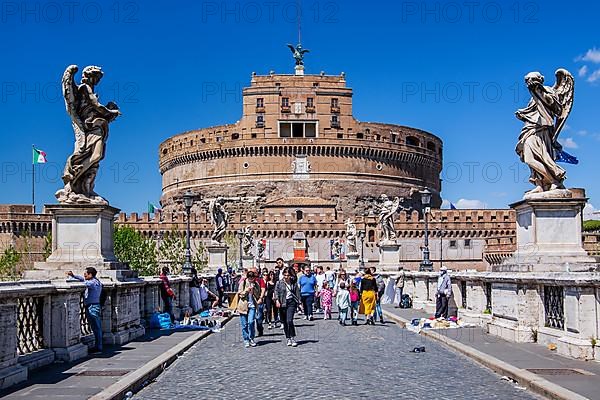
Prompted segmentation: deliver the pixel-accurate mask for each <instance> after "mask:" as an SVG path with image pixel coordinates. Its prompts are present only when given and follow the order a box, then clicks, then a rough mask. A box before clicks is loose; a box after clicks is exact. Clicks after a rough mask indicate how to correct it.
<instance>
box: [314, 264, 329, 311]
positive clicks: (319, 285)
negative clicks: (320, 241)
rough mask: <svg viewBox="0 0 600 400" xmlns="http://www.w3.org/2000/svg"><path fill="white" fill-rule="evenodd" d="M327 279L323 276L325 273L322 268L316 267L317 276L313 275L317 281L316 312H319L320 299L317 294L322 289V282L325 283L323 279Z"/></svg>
mask: <svg viewBox="0 0 600 400" xmlns="http://www.w3.org/2000/svg"><path fill="white" fill-rule="evenodd" d="M326 278H327V277H326V276H325V273H324V272H323V267H321V266H318V267H317V274H316V275H315V279H316V280H317V293H316V294H317V297H316V303H317V304H316V305H317V311H319V312H320V311H321V297H320V296H319V292H320V291H321V289H323V282H325V279H326Z"/></svg>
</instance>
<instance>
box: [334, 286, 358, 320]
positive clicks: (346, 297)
mask: <svg viewBox="0 0 600 400" xmlns="http://www.w3.org/2000/svg"><path fill="white" fill-rule="evenodd" d="M335 302H336V304H337V306H338V311H339V321H340V325H343V326H346V319H348V308H349V307H350V292H348V290H346V283H344V282H340V287H339V289H338V292H337V295H336V296H335ZM357 311H358V310H357Z"/></svg>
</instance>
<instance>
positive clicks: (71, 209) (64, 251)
mask: <svg viewBox="0 0 600 400" xmlns="http://www.w3.org/2000/svg"><path fill="white" fill-rule="evenodd" d="M46 211H47V212H49V213H50V214H52V254H51V255H50V256H49V257H48V259H47V260H46V261H45V262H36V263H35V264H34V267H33V270H28V271H25V275H24V278H25V279H43V280H57V279H60V280H63V279H65V278H66V277H65V273H66V272H67V271H71V270H72V271H73V272H75V273H77V274H82V273H83V270H84V269H85V268H86V267H94V268H96V270H98V277H99V278H108V279H112V280H126V279H131V278H137V272H135V271H132V270H131V269H129V267H128V266H127V265H125V264H122V263H120V262H119V261H118V260H117V258H116V257H115V253H114V242H113V221H114V218H115V215H116V214H118V213H119V211H120V210H119V209H118V208H115V207H111V206H109V205H96V204H54V205H47V206H46Z"/></svg>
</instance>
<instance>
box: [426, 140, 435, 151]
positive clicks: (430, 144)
mask: <svg viewBox="0 0 600 400" xmlns="http://www.w3.org/2000/svg"><path fill="white" fill-rule="evenodd" d="M427 150H431V151H433V152H435V143H433V142H427Z"/></svg>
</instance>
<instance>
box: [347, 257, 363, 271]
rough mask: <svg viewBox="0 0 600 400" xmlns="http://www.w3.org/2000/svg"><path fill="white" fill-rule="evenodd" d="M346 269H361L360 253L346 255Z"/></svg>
mask: <svg viewBox="0 0 600 400" xmlns="http://www.w3.org/2000/svg"><path fill="white" fill-rule="evenodd" d="M346 268H348V269H349V270H350V271H355V270H357V269H359V268H360V255H359V254H358V253H348V254H346Z"/></svg>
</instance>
